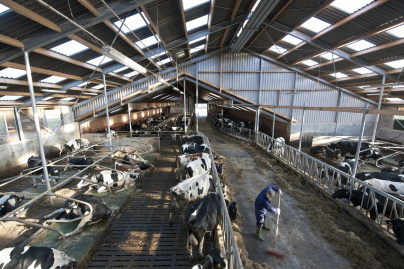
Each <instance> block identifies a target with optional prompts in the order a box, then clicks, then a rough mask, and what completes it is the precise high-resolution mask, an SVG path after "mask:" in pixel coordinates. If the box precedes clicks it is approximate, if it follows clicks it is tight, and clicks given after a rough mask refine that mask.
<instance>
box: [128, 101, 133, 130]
mask: <svg viewBox="0 0 404 269" xmlns="http://www.w3.org/2000/svg"><path fill="white" fill-rule="evenodd" d="M128 115H129V132H130V137H132V119H131V118H130V104H128Z"/></svg>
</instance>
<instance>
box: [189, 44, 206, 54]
mask: <svg viewBox="0 0 404 269" xmlns="http://www.w3.org/2000/svg"><path fill="white" fill-rule="evenodd" d="M203 49H205V45H200V46H198V47H195V48H192V49H190V51H191V54H192V53H195V52H198V51H200V50H203Z"/></svg>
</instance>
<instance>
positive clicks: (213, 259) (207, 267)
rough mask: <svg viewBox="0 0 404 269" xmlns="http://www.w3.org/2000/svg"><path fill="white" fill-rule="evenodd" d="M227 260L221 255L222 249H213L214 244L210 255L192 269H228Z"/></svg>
mask: <svg viewBox="0 0 404 269" xmlns="http://www.w3.org/2000/svg"><path fill="white" fill-rule="evenodd" d="M226 268H227V260H226V259H225V258H224V257H223V256H222V254H221V253H220V249H218V248H213V246H212V244H211V246H210V249H209V254H208V255H207V256H206V257H205V259H204V260H203V261H201V262H200V263H199V264H196V265H194V266H192V269H226Z"/></svg>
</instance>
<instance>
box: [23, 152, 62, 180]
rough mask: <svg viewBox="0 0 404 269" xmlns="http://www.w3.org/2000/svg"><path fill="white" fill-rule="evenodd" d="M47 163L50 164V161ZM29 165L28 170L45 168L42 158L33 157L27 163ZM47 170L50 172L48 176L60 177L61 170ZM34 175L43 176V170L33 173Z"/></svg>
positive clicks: (53, 168)
mask: <svg viewBox="0 0 404 269" xmlns="http://www.w3.org/2000/svg"><path fill="white" fill-rule="evenodd" d="M46 163H47V164H48V163H49V161H48V160H47V161H46ZM27 164H28V168H37V167H43V166H42V160H41V157H36V156H31V157H29V158H28V161H27ZM47 168H48V169H47V170H48V174H49V175H50V176H59V175H60V171H59V169H57V168H55V167H52V166H47ZM32 174H33V175H42V174H43V169H40V170H38V171H36V172H34V173H32Z"/></svg>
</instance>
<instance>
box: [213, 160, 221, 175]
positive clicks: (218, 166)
mask: <svg viewBox="0 0 404 269" xmlns="http://www.w3.org/2000/svg"><path fill="white" fill-rule="evenodd" d="M215 166H216V170H217V172H218V173H219V174H220V175H223V164H221V163H217V162H215Z"/></svg>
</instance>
